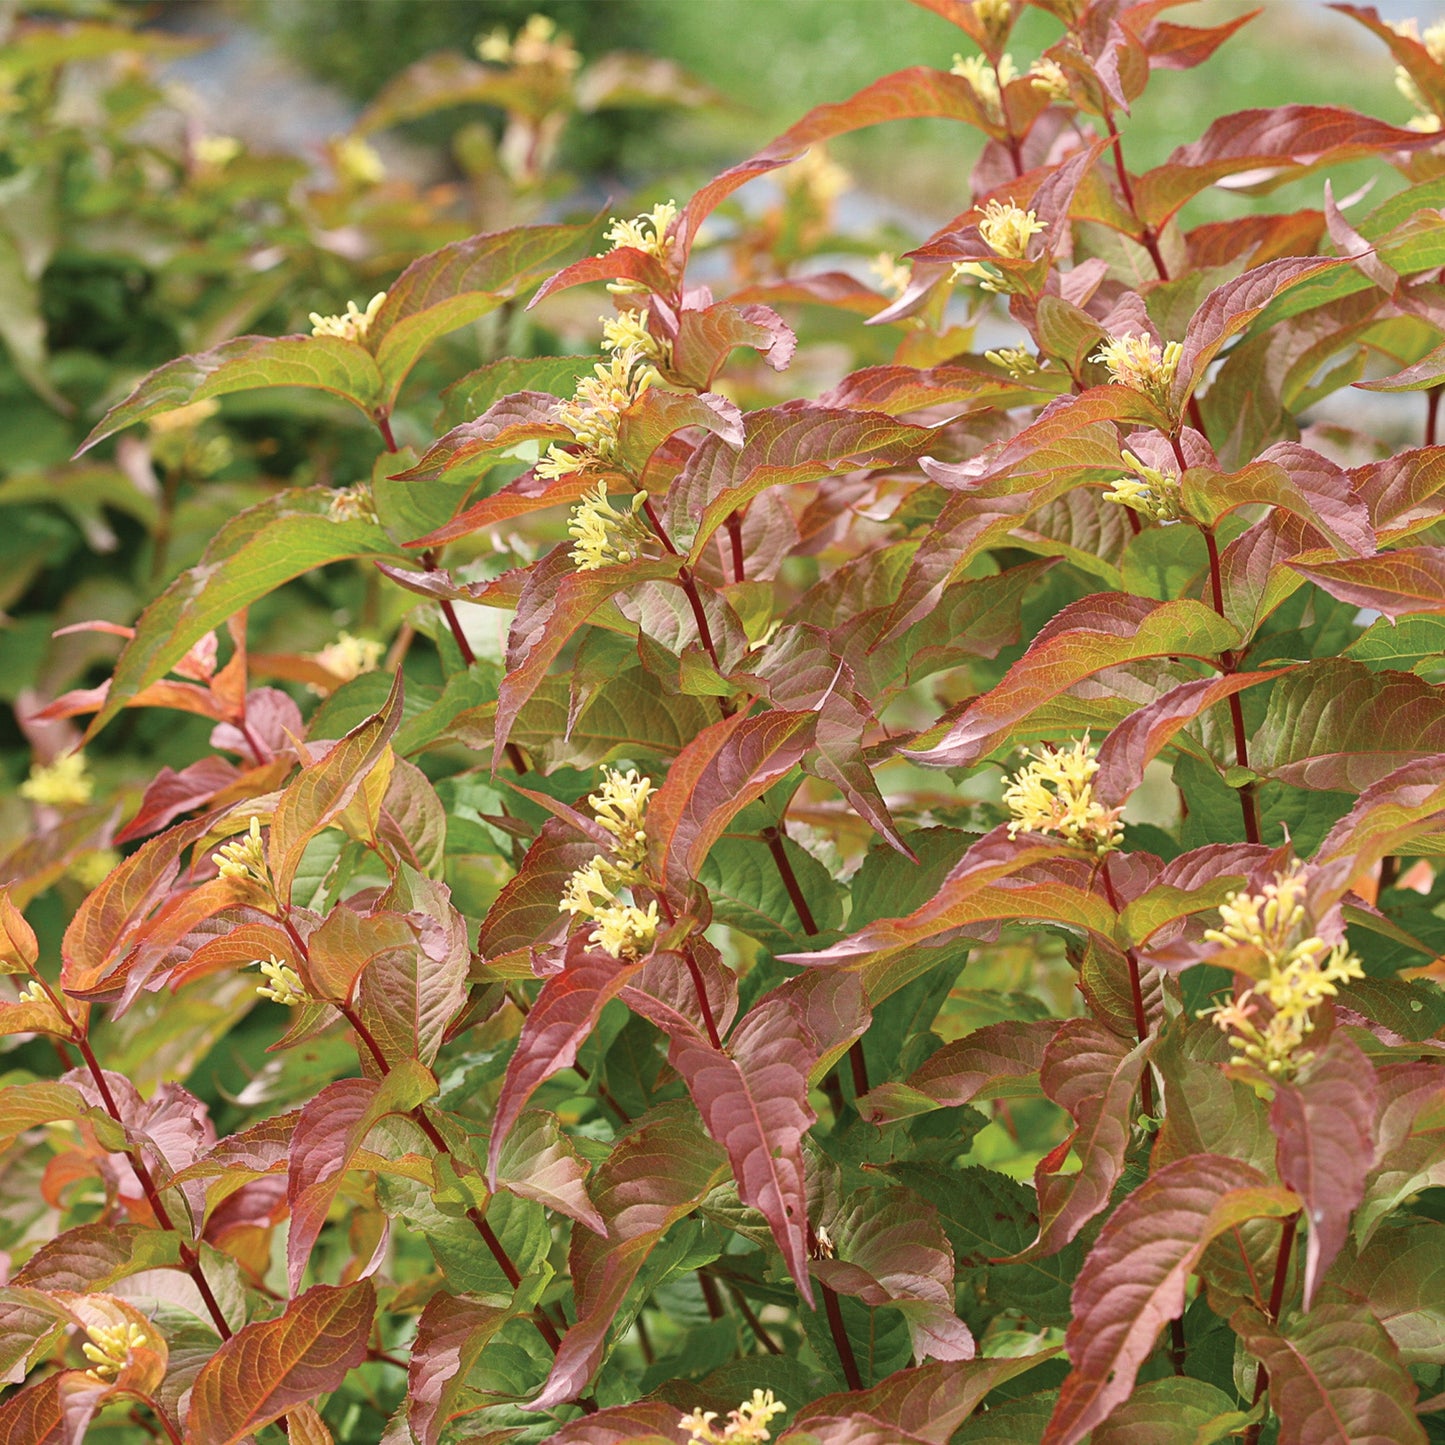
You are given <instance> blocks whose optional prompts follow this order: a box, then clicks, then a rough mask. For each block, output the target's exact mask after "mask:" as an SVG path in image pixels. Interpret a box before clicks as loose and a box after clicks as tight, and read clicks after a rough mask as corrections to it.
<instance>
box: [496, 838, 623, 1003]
mask: <svg viewBox="0 0 1445 1445" xmlns="http://www.w3.org/2000/svg"><path fill="white" fill-rule="evenodd" d="M600 851H601V850H600V849H599V848H598V846H597V844H596V843H594V842H592V841H591V840H590V839H588V838H585V837H582V836H581V835H579V834H578V833H577V832H576V830H575V829H573V828H570V827H568V826H567V824H565V823H563V822H561V821H559V820H558V819H556V818H548V819H547V821H546V822H545V823H543V824H542V829H541V832H539V833H538V834H537V841H536V842H535V843H533V844H532V846H531V847H530V848H529V849H527V853H526V856H525V857H524V858H523V859H522V866H521V867H520V868H519V869H518V870H517V876H516V877H515V878H512V879H510V880H508V882H507V883H506V884H505V885H504V886H503V888H502V891H501V892H500V893H499V894H497V897H496V899H495V901H494V902H493V903H492V906H491V907H490V908H489V909H488V910H487V916H486V917H485V918H484V919H483V920H482V927H481V932H480V933H479V934H478V935H477V952H478V953H479V954H480V955H481V957H482V959H483V960H484V961H485V962H487V963H490V962H492V961H493V960H494V959H496V958H498V957H499V956H501V955H503V954H508V953H515V952H517V951H519V950H527V949H530V948H531V947H532V946H533V945H534V944H544V943H547V942H548V941H550V940H551V939H552V938H553V937H557V936H560V935H561V934H562V933H563V932H564V931H565V925H564V923H563V919H564V917H565V915H564V914H563V913H562V911H561V908H560V907H559V905H560V903H561V901H562V894H563V893H564V892H565V891H566V888H567V880H568V879H569V878H570V877H571V876H572V874H573V873H575V872H576V871H577V869H578V868H581V867H582V866H583V865H585V864H586V863H587V862H588V861H589V860H590V859H592V858H595V857H596V856H597V854H598V853H599V852H600ZM527 974H528V976H530V975H531V969H530V968H528V970H527Z"/></svg>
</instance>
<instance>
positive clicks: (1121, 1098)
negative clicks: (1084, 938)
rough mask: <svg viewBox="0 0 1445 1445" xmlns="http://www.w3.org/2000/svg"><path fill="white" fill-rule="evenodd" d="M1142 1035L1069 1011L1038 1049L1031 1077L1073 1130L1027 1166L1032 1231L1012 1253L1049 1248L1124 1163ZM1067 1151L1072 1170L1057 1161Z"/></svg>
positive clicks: (1103, 1200)
mask: <svg viewBox="0 0 1445 1445" xmlns="http://www.w3.org/2000/svg"><path fill="white" fill-rule="evenodd" d="M1147 1050H1148V1041H1147V1040H1146V1041H1145V1042H1143V1043H1140V1044H1136V1045H1135V1046H1134V1047H1133V1048H1132V1049H1130V1048H1128V1047H1127V1046H1126V1044H1125V1043H1124V1041H1123V1040H1121V1039H1119V1038H1118V1037H1117V1036H1116V1035H1115V1034H1112V1033H1110V1032H1109V1030H1108V1029H1106V1028H1105V1027H1104V1026H1103V1025H1102V1024H1100V1023H1097V1022H1095V1021H1094V1020H1093V1019H1088V1018H1083V1019H1069V1020H1067V1021H1066V1022H1065V1023H1064V1024H1062V1025H1061V1026H1060V1027H1059V1029H1058V1031H1057V1033H1055V1035H1054V1037H1053V1039H1052V1041H1051V1042H1050V1043H1049V1045H1048V1047H1047V1049H1046V1050H1045V1053H1044V1062H1043V1067H1042V1068H1041V1070H1040V1073H1039V1082H1040V1084H1041V1085H1042V1087H1043V1091H1044V1093H1045V1094H1047V1095H1048V1096H1049V1098H1051V1099H1052V1100H1053V1101H1054V1102H1055V1103H1056V1104H1058V1105H1060V1106H1061V1107H1062V1108H1064V1109H1067V1110H1068V1112H1069V1115H1070V1117H1071V1118H1072V1119H1073V1121H1074V1130H1073V1132H1072V1133H1071V1134H1070V1135H1069V1136H1068V1137H1067V1138H1066V1139H1064V1140H1063V1141H1062V1142H1061V1143H1060V1144H1059V1145H1058V1146H1057V1147H1056V1148H1055V1149H1053V1150H1052V1151H1051V1152H1050V1153H1048V1154H1047V1155H1045V1156H1044V1158H1043V1159H1042V1160H1041V1161H1040V1163H1039V1166H1038V1168H1037V1169H1036V1170H1035V1171H1034V1188H1035V1190H1036V1191H1037V1193H1038V1196H1039V1237H1038V1239H1036V1240H1035V1241H1034V1243H1032V1244H1031V1245H1029V1247H1028V1248H1027V1249H1025V1250H1023V1251H1022V1252H1021V1253H1019V1254H1018V1255H1015V1256H1014V1259H1015V1260H1016V1261H1022V1260H1026V1259H1038V1258H1042V1257H1046V1256H1048V1255H1051V1254H1057V1253H1058V1252H1059V1250H1061V1249H1062V1248H1063V1247H1064V1246H1065V1245H1066V1244H1067V1243H1068V1242H1069V1241H1070V1240H1071V1239H1073V1238H1074V1236H1075V1235H1077V1234H1078V1232H1079V1231H1080V1230H1081V1229H1082V1228H1083V1227H1084V1226H1085V1225H1086V1224H1087V1223H1088V1222H1089V1221H1090V1220H1091V1219H1093V1218H1094V1217H1095V1216H1096V1215H1098V1214H1099V1213H1101V1212H1102V1211H1103V1210H1104V1209H1106V1208H1107V1207H1108V1204H1109V1196H1110V1194H1111V1192H1112V1191H1113V1188H1114V1186H1115V1185H1116V1184H1117V1183H1118V1182H1119V1177H1120V1175H1121V1174H1122V1173H1123V1170H1124V1152H1125V1150H1126V1149H1127V1148H1128V1145H1129V1129H1130V1125H1131V1124H1132V1122H1133V1113H1134V1095H1135V1094H1136V1093H1137V1092H1138V1088H1139V1080H1140V1078H1141V1076H1142V1075H1143V1073H1144V1070H1145V1068H1146V1067H1147V1059H1146V1053H1147ZM1070 1152H1073V1153H1075V1154H1076V1155H1077V1156H1078V1160H1079V1167H1078V1169H1077V1171H1069V1172H1065V1171H1064V1170H1063V1168H1062V1166H1063V1164H1064V1161H1065V1159H1067V1157H1068V1156H1069V1154H1070Z"/></svg>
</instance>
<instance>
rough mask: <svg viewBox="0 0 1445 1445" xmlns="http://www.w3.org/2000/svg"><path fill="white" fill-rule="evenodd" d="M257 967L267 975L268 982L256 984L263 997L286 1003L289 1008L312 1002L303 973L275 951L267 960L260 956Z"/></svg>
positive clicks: (257, 990)
mask: <svg viewBox="0 0 1445 1445" xmlns="http://www.w3.org/2000/svg"><path fill="white" fill-rule="evenodd" d="M256 967H257V968H259V969H260V970H261V972H262V973H263V974H265V975H266V982H265V983H258V984H257V985H256V992H257V993H258V994H260V995H261V997H262V998H269V999H271V1000H272V1001H273V1002H274V1003H279V1004H284V1005H285V1006H286V1007H287V1008H295V1007H296V1005H297V1004H302V1003H310V1002H311V995H310V994H308V993H307V992H306V985H305V984H304V983H302V982H301V975H300V974H299V973H297V972H296V970H295V969H294V968H292V967H291V965H290V964H289V963H283V962H282V961H281V960H280V959H279V958H277V957H276V955H275V954H274V953H273V954H272V955H271V956H270V958H269V959H266V960H262V959H259V958H258V959H257V960H256Z"/></svg>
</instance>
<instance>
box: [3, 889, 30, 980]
mask: <svg viewBox="0 0 1445 1445" xmlns="http://www.w3.org/2000/svg"><path fill="white" fill-rule="evenodd" d="M39 958H40V942H39V940H38V939H37V938H36V937H35V930H34V929H33V928H31V926H30V925H29V924H28V923H27V922H26V921H25V915H24V914H23V913H22V912H21V911H20V910H19V909H18V908H17V907H16V906H15V905H14V904H13V903H12V902H11V901H10V890H9V889H8V888H0V973H28V972H29V971H30V970H31V968H33V967H34V965H35V963H36V962H37V960H38V959H39Z"/></svg>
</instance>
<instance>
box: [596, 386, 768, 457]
mask: <svg viewBox="0 0 1445 1445" xmlns="http://www.w3.org/2000/svg"><path fill="white" fill-rule="evenodd" d="M687 427H699V428H701V429H702V430H703V431H706V432H709V433H711V434H712V435H713V436H716V437H718V438H719V439H720V440H721V441H722V442H724V443H725V444H726V445H727V446H730V447H740V446H742V444H743V418H742V413H741V412H740V411H739V410H738V409H737V405H736V403H734V402H731V401H729V400H728V399H727V398H726V397H724V396H718V395H717V394H716V393H715V392H710V391H709V392H703V393H701V394H696V393H694V392H690V391H668V390H667V389H666V388H664V387H660V386H651V387H648V389H647V390H646V391H644V392H643V393H642V395H641V396H639V397H638V398H637V400H636V401H634V402H633V403H632V405H631V406H629V407H627V408H626V410H624V411H623V412H622V414H621V416H620V417H619V418H618V422H617V453H616V459H617V461H618V463H619V464H620V465H621V466H622V468H623V469H624V470H625V471H626V472H627V473H628V474H629V475H630V476H634V477H642V476H643V475H644V473H645V472H646V470H647V466H648V463H649V462H650V461H651V460H652V457H653V454H654V453H655V452H657V451H658V449H659V448H661V447H662V446H663V444H664V443H665V442H666V441H667V439H668V438H669V437H671V436H672V435H673V434H674V433H676V432H679V431H682V430H684V429H685V428H687Z"/></svg>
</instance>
